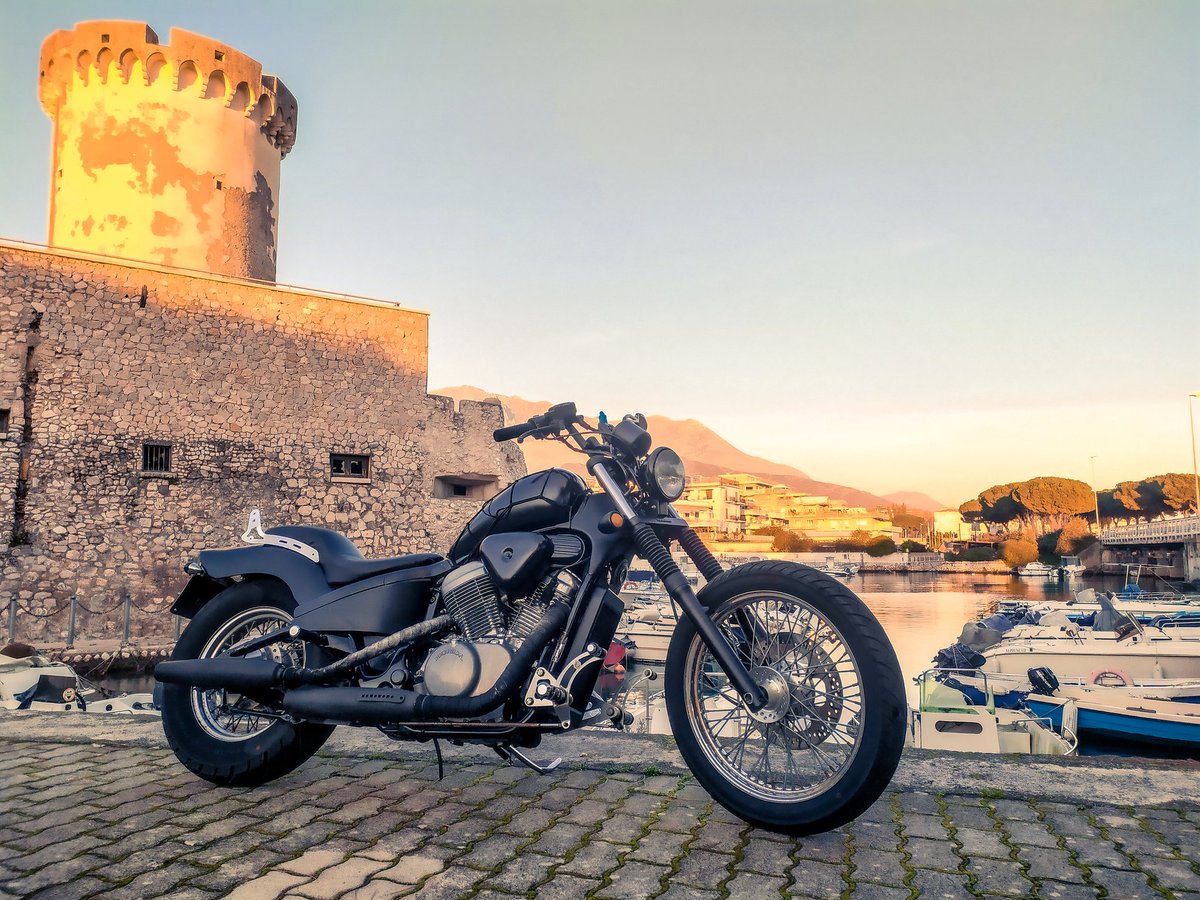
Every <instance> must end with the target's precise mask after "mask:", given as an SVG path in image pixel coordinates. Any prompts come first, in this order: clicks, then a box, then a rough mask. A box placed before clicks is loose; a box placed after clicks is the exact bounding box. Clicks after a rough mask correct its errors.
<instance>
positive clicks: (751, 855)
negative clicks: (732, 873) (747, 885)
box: [738, 838, 792, 875]
mask: <svg viewBox="0 0 1200 900" xmlns="http://www.w3.org/2000/svg"><path fill="white" fill-rule="evenodd" d="M791 865H792V861H791V859H789V858H788V847H787V845H786V844H779V843H776V842H774V841H766V840H763V839H761V838H758V839H751V840H748V841H747V842H746V845H745V846H744V847H742V859H741V862H740V863H739V865H738V869H739V870H741V869H745V870H747V871H750V872H759V873H761V874H763V875H782V874H783V873H784V872H786V871H787V870H788V868H789V867H790V866H791Z"/></svg>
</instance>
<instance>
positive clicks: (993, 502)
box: [979, 481, 1021, 525]
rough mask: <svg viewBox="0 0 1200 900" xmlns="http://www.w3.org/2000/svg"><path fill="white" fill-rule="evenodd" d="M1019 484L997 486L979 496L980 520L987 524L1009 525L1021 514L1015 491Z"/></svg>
mask: <svg viewBox="0 0 1200 900" xmlns="http://www.w3.org/2000/svg"><path fill="white" fill-rule="evenodd" d="M1018 483H1019V482H1015V481H1014V482H1011V483H1009V484H997V485H993V486H992V487H990V488H988V489H987V490H986V491H983V492H982V493H980V495H979V508H980V518H982V519H983V521H985V522H995V523H997V524H1000V525H1007V524H1008V523H1009V522H1011V521H1012V520H1013V519H1015V518H1017V516H1018V515H1020V513H1021V507H1020V505H1019V504H1018V503H1017V500H1016V496H1015V495H1014V491H1015V489H1016V487H1017V485H1018Z"/></svg>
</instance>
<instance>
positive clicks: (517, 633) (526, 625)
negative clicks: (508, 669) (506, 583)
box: [509, 569, 579, 641]
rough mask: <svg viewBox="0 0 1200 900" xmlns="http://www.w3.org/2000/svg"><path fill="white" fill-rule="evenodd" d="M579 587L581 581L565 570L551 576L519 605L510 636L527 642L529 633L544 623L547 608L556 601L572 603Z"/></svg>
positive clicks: (514, 614)
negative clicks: (543, 618) (543, 617)
mask: <svg viewBox="0 0 1200 900" xmlns="http://www.w3.org/2000/svg"><path fill="white" fill-rule="evenodd" d="M578 587H579V579H578V578H576V577H575V576H574V575H572V574H571V573H570V572H568V571H567V570H566V569H563V570H562V571H561V572H559V573H558V574H557V575H550V576H549V577H548V578H546V580H545V581H543V582H542V583H541V584H540V585H538V588H537V590H536V591H534V592H533V594H532V596H530V598H529V599H528V600H526V601H525V602H524V603H518V604H517V608H516V611H515V612H514V613H513V617H512V622H511V623H510V625H509V634H511V635H512V636H513V638H514V639H516V640H518V641H523V640H525V638H526V637H528V636H529V633H530V632H531V631H533V629H534V628H536V627H537V625H538V623H539V622H541V621H542V616H543V615H545V614H546V608H547V607H548V606H550V604H551V603H553V602H554V601H555V600H560V601H562V602H563V603H570V602H571V598H572V597H573V596H574V595H575V591H576V589H577V588H578Z"/></svg>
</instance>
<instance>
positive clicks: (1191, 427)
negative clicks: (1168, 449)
mask: <svg viewBox="0 0 1200 900" xmlns="http://www.w3.org/2000/svg"><path fill="white" fill-rule="evenodd" d="M1193 397H1200V391H1196V392H1195V393H1191V394H1188V432H1189V434H1190V435H1191V438H1192V481H1193V482H1194V483H1195V485H1196V515H1198V516H1200V475H1197V474H1196V417H1195V414H1194V413H1193V412H1192V398H1193Z"/></svg>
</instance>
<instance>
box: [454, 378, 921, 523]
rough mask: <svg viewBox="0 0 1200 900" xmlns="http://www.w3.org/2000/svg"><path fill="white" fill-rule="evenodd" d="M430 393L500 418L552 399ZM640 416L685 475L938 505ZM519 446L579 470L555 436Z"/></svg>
mask: <svg viewBox="0 0 1200 900" xmlns="http://www.w3.org/2000/svg"><path fill="white" fill-rule="evenodd" d="M430 393H431V394H441V395H442V396H445V397H453V398H454V399H455V400H456V401H457V400H499V401H500V405H501V406H502V407H503V409H504V421H505V422H506V423H509V424H511V423H513V422H524V421H525V420H527V419H528V418H530V417H531V416H535V415H538V414H539V413H543V412H545V411H546V410H547V409H549V408H550V407H551V406H552V405H553V404H552V403H551V402H550V401H548V400H526V399H525V398H524V397H506V396H501V395H498V394H493V393H489V392H488V391H485V390H482V389H481V388H477V387H471V386H470V385H459V386H457V387H447V388H439V389H438V390H434V391H430ZM646 422H647V425H648V427H649V430H650V434H652V435H653V436H654V444H655V446H663V445H665V446H667V447H671V448H672V449H674V450H675V451H676V452H677V453H678V454H679V455H680V456H681V457H683V462H684V465H685V466H686V467H687V471H688V474H689V475H724V474H726V473H729V472H746V473H748V474H750V475H758V476H759V477H761V478H763V479H765V480H767V481H771V482H772V483H774V484H786V485H787V486H788V487H790V488H791V489H792V490H796V491H804V492H805V493H808V494H815V495H818V496H828V497H830V498H832V499H834V500H841V501H843V502H845V503H846V504H847V505H849V506H865V507H867V508H873V507H881V506H890V505H893V504H895V503H897V502H906V503H908V505H909V507H910V508H913V509H941V505H940V504H939V503H938V502H937V501H936V500H933V499H932V498H930V497H926V496H925V495H924V494H918V493H915V492H908V491H903V492H900V493H897V494H889V495H888V496H887V497H880V496H879V495H877V494H872V493H869V492H867V491H860V490H858V489H857V488H852V487H847V486H846V485H843V484H832V483H830V482H827V481H817V480H816V479H814V478H810V477H809V476H808V475H807V474H806V473H804V472H801V471H800V470H799V469H797V468H794V467H793V466H788V465H784V464H783V463H777V462H772V461H771V460H769V459H763V458H762V457H761V456H751V455H750V454H749V453H744V452H742V451H741V450H739V449H738V448H737V447H735V446H733V444H731V443H729V441H727V440H725V439H724V438H723V437H721V436H720V435H719V434H717V433H716V432H715V431H713V430H712V429H711V428H709V427H707V426H706V425H704V424H703V423H702V422H697V421H696V420H695V419H682V420H681V419H669V418H667V417H666V416H647V417H646ZM521 449H522V450H523V451H524V453H525V464H526V465H527V466H528V467H529V471H531V472H536V471H538V470H539V469H546V468H549V467H551V466H559V467H561V468H566V469H571V470H572V471H574V472H578V473H580V474H581V475H582V474H585V472H586V469H585V467H584V462H583V459H584V458H583V456H582V455H581V454H579V453H573V452H572V451H570V450H568V449H567V448H566V447H565V446H564V445H563V444H560V443H558V442H556V441H525V442H523V443H522V444H521ZM893 497H916V498H921V500H922V503H928V504H932V505H931V506H925V505H920V504H918V503H916V502H914V501H913V500H902V501H898V500H893V499H891V498H893Z"/></svg>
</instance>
